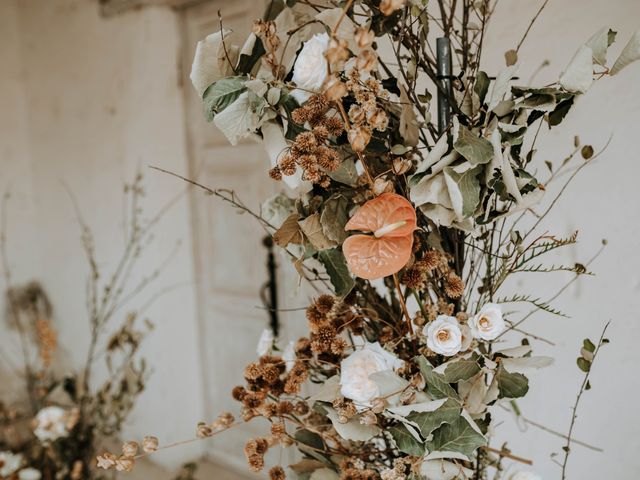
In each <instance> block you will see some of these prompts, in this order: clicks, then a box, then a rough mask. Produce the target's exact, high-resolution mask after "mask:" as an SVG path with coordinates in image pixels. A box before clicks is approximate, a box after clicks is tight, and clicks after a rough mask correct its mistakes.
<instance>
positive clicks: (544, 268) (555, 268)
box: [513, 263, 594, 275]
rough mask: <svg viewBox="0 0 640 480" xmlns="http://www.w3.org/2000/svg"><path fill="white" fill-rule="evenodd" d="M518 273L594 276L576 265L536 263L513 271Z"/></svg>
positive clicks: (579, 265) (581, 266)
mask: <svg viewBox="0 0 640 480" xmlns="http://www.w3.org/2000/svg"><path fill="white" fill-rule="evenodd" d="M518 272H533V273H549V272H573V273H575V274H576V275H594V273H593V272H590V271H588V270H586V269H585V267H584V265H581V264H579V263H576V264H575V265H544V264H542V263H538V264H536V265H530V266H528V267H522V268H519V269H517V270H514V271H513V273H518Z"/></svg>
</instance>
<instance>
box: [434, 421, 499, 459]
mask: <svg viewBox="0 0 640 480" xmlns="http://www.w3.org/2000/svg"><path fill="white" fill-rule="evenodd" d="M486 444H487V440H486V439H485V438H484V436H483V435H482V434H480V433H479V432H478V431H476V430H475V429H474V428H473V427H472V426H471V424H470V423H469V422H468V421H467V420H466V419H465V418H464V417H458V418H457V419H456V420H455V421H454V422H452V423H445V424H444V425H442V426H441V427H440V428H438V429H437V430H436V431H435V432H433V439H432V440H431V441H428V442H427V444H426V445H427V449H428V450H429V452H459V453H462V454H463V455H466V456H467V457H468V458H471V457H472V456H473V452H475V451H476V449H477V448H478V447H481V446H483V445H486Z"/></svg>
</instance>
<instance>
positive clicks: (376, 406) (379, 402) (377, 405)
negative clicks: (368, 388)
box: [371, 398, 385, 413]
mask: <svg viewBox="0 0 640 480" xmlns="http://www.w3.org/2000/svg"><path fill="white" fill-rule="evenodd" d="M384 408H385V404H384V400H383V399H382V398H374V399H373V401H372V402H371V411H372V412H373V413H382V412H383V411H384Z"/></svg>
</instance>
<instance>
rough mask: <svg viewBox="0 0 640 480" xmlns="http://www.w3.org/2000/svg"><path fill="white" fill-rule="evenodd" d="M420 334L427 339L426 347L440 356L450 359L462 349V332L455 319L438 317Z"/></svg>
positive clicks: (445, 316)
mask: <svg viewBox="0 0 640 480" xmlns="http://www.w3.org/2000/svg"><path fill="white" fill-rule="evenodd" d="M422 333H423V334H424V335H425V336H426V337H427V347H429V348H430V349H431V350H433V351H434V352H436V353H439V354H440V355H445V356H447V357H450V356H452V355H455V354H456V353H458V352H459V351H460V349H461V348H462V332H461V331H460V325H459V324H458V320H457V319H456V318H455V317H448V316H447V315H439V316H438V318H436V319H435V320H434V321H433V322H431V323H430V324H429V325H425V327H424V329H423V331H422Z"/></svg>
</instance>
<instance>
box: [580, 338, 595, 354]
mask: <svg viewBox="0 0 640 480" xmlns="http://www.w3.org/2000/svg"><path fill="white" fill-rule="evenodd" d="M582 346H583V347H584V349H585V350H586V351H587V352H591V353H593V352H595V351H596V346H595V345H594V344H593V342H592V341H591V340H589V339H588V338H585V339H584V340H583V341H582Z"/></svg>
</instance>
